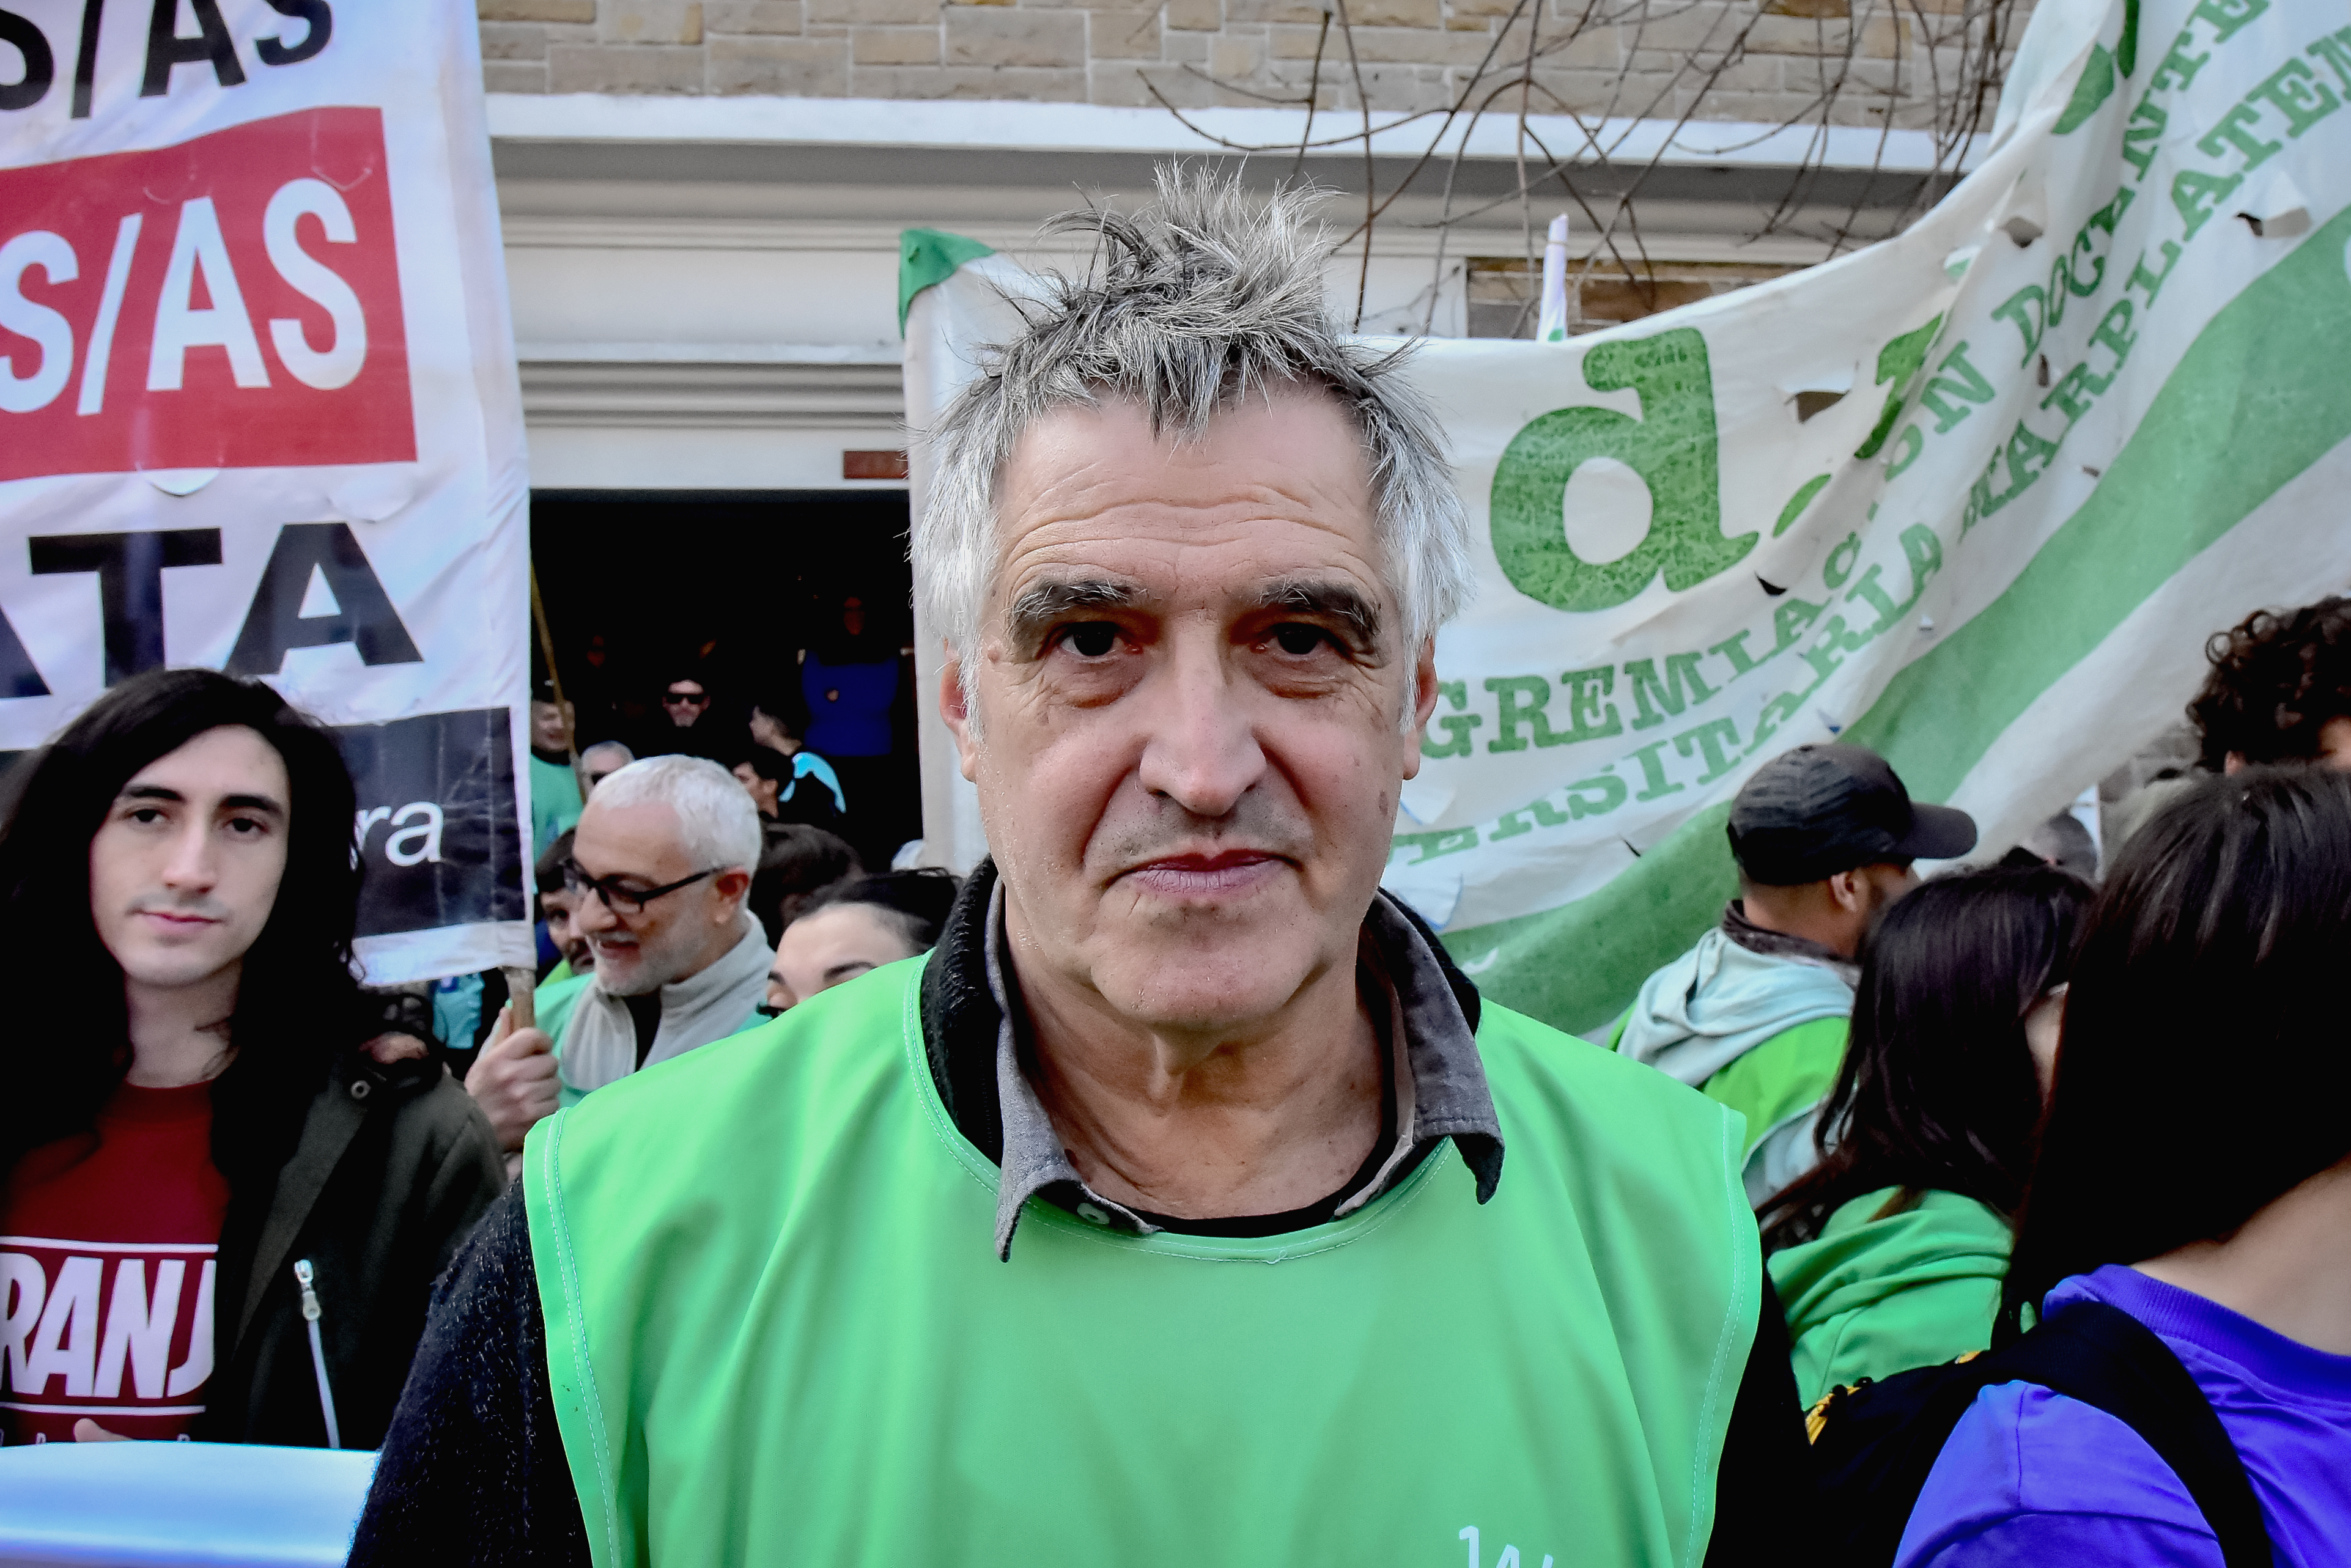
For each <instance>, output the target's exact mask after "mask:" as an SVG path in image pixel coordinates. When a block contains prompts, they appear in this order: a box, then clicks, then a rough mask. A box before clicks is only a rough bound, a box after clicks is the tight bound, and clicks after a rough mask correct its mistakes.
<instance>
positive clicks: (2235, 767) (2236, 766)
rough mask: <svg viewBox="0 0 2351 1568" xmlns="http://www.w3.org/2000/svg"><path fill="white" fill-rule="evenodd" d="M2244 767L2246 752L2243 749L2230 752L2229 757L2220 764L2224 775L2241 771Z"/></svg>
mask: <svg viewBox="0 0 2351 1568" xmlns="http://www.w3.org/2000/svg"><path fill="white" fill-rule="evenodd" d="M2244 769H2245V754H2244V753H2243V752H2241V751H2232V752H2231V753H2229V755H2228V758H2227V759H2226V760H2225V761H2223V762H2222V763H2221V764H2220V771H2221V773H2222V774H2223V775H2224V776H2225V775H2227V774H2231V773H2241V772H2243V771H2244Z"/></svg>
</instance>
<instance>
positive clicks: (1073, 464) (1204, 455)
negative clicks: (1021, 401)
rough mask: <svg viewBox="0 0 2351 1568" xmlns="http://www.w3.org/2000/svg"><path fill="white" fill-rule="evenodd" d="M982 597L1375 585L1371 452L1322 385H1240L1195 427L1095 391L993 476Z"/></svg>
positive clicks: (1212, 597)
mask: <svg viewBox="0 0 2351 1568" xmlns="http://www.w3.org/2000/svg"><path fill="white" fill-rule="evenodd" d="M997 517H998V528H997V559H996V561H995V563H994V564H995V568H996V570H995V574H994V591H993V593H992V595H991V599H992V601H993V609H994V612H995V613H997V614H998V615H1001V614H1002V613H1004V612H1006V611H1007V610H1008V609H1009V608H1010V607H1011V606H1012V605H1013V604H1015V603H1016V602H1018V601H1019V600H1020V599H1021V598H1022V596H1023V595H1024V594H1025V593H1028V592H1029V591H1031V590H1033V589H1035V588H1036V587H1038V586H1039V585H1040V583H1043V582H1049V581H1050V582H1061V583H1069V582H1084V581H1093V580H1102V581H1105V582H1114V583H1118V584H1120V585H1122V587H1123V590H1124V591H1126V592H1127V593H1128V594H1129V596H1131V597H1144V598H1149V599H1151V600H1153V601H1158V602H1162V603H1165V604H1167V605H1169V606H1175V605H1178V604H1187V603H1188V604H1204V603H1208V602H1219V601H1221V602H1229V603H1233V604H1248V603H1253V602H1256V601H1259V600H1260V599H1261V598H1262V597H1263V596H1264V595H1265V594H1266V593H1267V592H1268V591H1269V590H1270V587H1271V586H1273V585H1277V584H1282V583H1290V582H1328V583H1331V584H1343V585H1346V586H1348V587H1350V588H1351V589H1352V590H1353V592H1354V593H1356V594H1357V595H1358V596H1360V597H1361V598H1363V599H1364V601H1367V602H1368V603H1370V604H1372V605H1374V606H1377V605H1379V604H1382V603H1384V601H1385V599H1386V598H1387V591H1386V588H1385V584H1384V573H1383V572H1382V570H1381V567H1380V559H1379V549H1378V546H1377V542H1376V537H1375V523H1374V504H1373V488H1372V483H1371V473H1370V468H1369V465H1368V463H1367V461H1366V459H1365V456H1364V445H1363V442H1362V439H1361V437H1360V436H1359V434H1357V432H1356V429H1355V427H1354V424H1353V421H1352V420H1350V419H1349V417H1348V416H1347V414H1346V413H1345V411H1344V410H1343V409H1342V408H1341V407H1340V406H1339V404H1338V403H1337V402H1336V401H1335V400H1333V399H1332V398H1331V397H1330V396H1329V395H1327V394H1325V393H1322V392H1319V391H1314V390H1311V389H1302V388H1293V389H1285V390H1282V391H1278V392H1273V393H1271V394H1270V395H1252V396H1250V397H1249V398H1246V399H1243V400H1240V401H1238V402H1236V403H1234V404H1232V405H1230V406H1229V407H1228V408H1227V409H1226V410H1225V411H1223V412H1221V413H1218V414H1217V415H1216V416H1215V417H1214V418H1212V419H1211V420H1210V421H1209V422H1208V423H1207V427H1206V428H1205V429H1203V430H1202V431H1200V432H1199V433H1198V434H1181V433H1176V432H1170V431H1162V432H1156V433H1155V432H1154V431H1153V430H1152V428H1151V425H1150V421H1149V419H1148V418H1147V416H1146V415H1145V414H1144V412H1143V410H1142V409H1141V408H1140V407H1138V406H1137V405H1135V404H1134V403H1132V402H1124V401H1106V402H1102V403H1101V404H1099V405H1096V406H1064V407H1061V408H1057V409H1054V410H1052V411H1051V412H1050V413H1045V414H1043V415H1041V416H1040V417H1039V418H1038V419H1037V420H1036V421H1034V422H1033V423H1030V424H1029V426H1028V428H1027V429H1025V430H1024V431H1023V432H1022V433H1021V435H1020V437H1019V440H1018V441H1017V442H1015V443H1014V445H1013V449H1012V453H1011V455H1010V456H1009V458H1008V460H1007V462H1006V464H1005V466H1004V471H1003V475H1002V477H1001V481H1000V483H999V485H998V505H997Z"/></svg>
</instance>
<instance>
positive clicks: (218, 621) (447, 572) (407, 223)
mask: <svg viewBox="0 0 2351 1568" xmlns="http://www.w3.org/2000/svg"><path fill="white" fill-rule="evenodd" d="M522 434H523V433H522V411H521V396H520V392H519V387H518V383H517V377H516V371H515V361H514V346H513V332H512V329H511V327H510V325H509V323H508V319H507V298H506V281H505V266H504V259H503V256H502V255H501V252H500V248H499V244H498V227H497V211H496V201H495V196H494V193H493V189H492V183H491V173H490V160H489V141H488V136H487V133H486V130H485V127H484V124H483V118H482V100H481V68H480V60H479V47H478V44H477V41H476V37H475V19H474V9H473V6H472V5H470V4H466V3H464V0H400V3H399V4H397V5H392V4H358V3H355V0H7V4H6V8H5V9H0V617H5V619H0V748H5V749H8V750H23V749H26V748H28V747H37V746H38V745H40V744H42V743H43V742H44V741H45V740H47V738H48V737H50V736H52V735H54V734H55V733H56V732H57V730H58V729H59V728H60V727H63V726H64V725H65V724H66V723H67V721H68V720H69V719H71V718H72V717H73V716H74V715H75V714H76V713H78V712H79V711H80V710H81V709H82V708H83V707H84V706H87V705H88V704H89V702H90V701H91V700H92V699H93V698H95V697H96V696H97V695H99V693H100V692H101V691H102V690H104V689H105V688H106V687H107V686H110V685H113V684H114V683H116V682H118V681H120V680H122V679H124V678H126V677H127V676H129V675H131V674H136V673H138V672H140V671H142V670H147V669H152V668H154V667H156V666H158V665H208V666H211V667H214V668H218V669H223V670H226V671H229V672H230V673H232V674H244V675H256V676H259V677H261V678H263V679H265V680H266V681H268V682H269V683H270V684H271V685H275V686H276V687H277V688H278V689H279V690H280V691H282V692H283V693H285V695H287V698H288V699H289V700H291V701H292V702H294V703H295V704H296V705H297V706H300V707H302V708H303V709H305V710H307V711H308V712H310V713H312V714H314V715H316V716H319V718H321V719H323V720H325V721H326V722H328V723H329V724H331V725H333V726H335V727H336V729H337V732H338V736H339V738H340V741H341V742H342V746H343V750H344V755H345V757H346V758H347V759H348V760H349V761H350V765H351V771H352V775H353V779H354V781H355V782H356V784H357V785H358V789H359V805H360V814H359V821H358V824H357V826H358V831H359V840H360V848H361V854H362V857H363V860H364V863H365V867H366V883H365V892H364V894H362V903H361V910H360V943H359V947H360V956H362V957H363V958H364V959H365V960H366V962H367V966H368V975H369V978H370V979H371V981H374V982H377V983H390V982H395V981H403V980H410V979H421V978H427V977H435V976H440V975H446V974H451V973H455V972H458V971H461V970H471V969H478V968H482V967H486V966H487V965H490V964H494V963H501V962H503V963H528V962H529V961H530V956H531V941H530V928H529V925H528V904H527V901H526V891H525V890H526V883H525V878H526V876H527V868H526V864H525V855H524V851H525V845H524V841H523V834H522V831H521V829H520V827H519V825H518V824H519V823H520V822H523V821H528V817H529V811H528V801H527V800H526V799H525V798H524V796H523V794H522V789H523V788H524V785H522V784H521V783H518V782H517V776H518V775H523V774H527V770H525V769H520V768H517V766H516V758H517V756H518V755H520V750H521V747H523V746H524V745H526V744H527V740H526V736H525V714H524V712H523V709H524V706H525V697H526V695H527V684H528V677H529V669H528V652H527V650H528V629H527V626H526V622H525V616H526V614H527V599H528V595H527V588H526V583H527V572H528V555H527V549H528V539H527V535H526V528H527V523H526V508H527V506H528V480H527V477H526V475H525V469H524V456H523V439H522Z"/></svg>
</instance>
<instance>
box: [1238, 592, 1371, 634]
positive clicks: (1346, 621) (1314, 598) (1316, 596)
mask: <svg viewBox="0 0 2351 1568" xmlns="http://www.w3.org/2000/svg"><path fill="white" fill-rule="evenodd" d="M1257 603H1258V608H1259V609H1260V610H1286V611H1289V612H1290V613H1292V614H1296V615H1319V616H1322V617H1323V618H1325V619H1327V620H1332V621H1336V622H1339V623H1340V624H1341V625H1343V626H1344V627H1346V628H1347V630H1348V631H1349V632H1351V633H1352V634H1353V636H1354V639H1355V641H1356V642H1357V643H1361V644H1362V645H1363V646H1364V647H1366V648H1376V647H1378V646H1379V644H1380V607H1379V606H1378V605H1377V604H1375V603H1374V602H1373V601H1371V600H1370V599H1369V598H1367V597H1365V596H1364V593H1363V592H1362V591H1360V590H1358V589H1356V588H1354V587H1353V586H1352V585H1350V584H1348V583H1344V582H1332V581H1330V580H1325V579H1320V578H1293V579H1291V580H1288V581H1285V582H1275V583H1269V584H1268V585H1267V586H1266V587H1265V588H1264V589H1263V590H1262V591H1260V592H1259V594H1258V600H1257Z"/></svg>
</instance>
